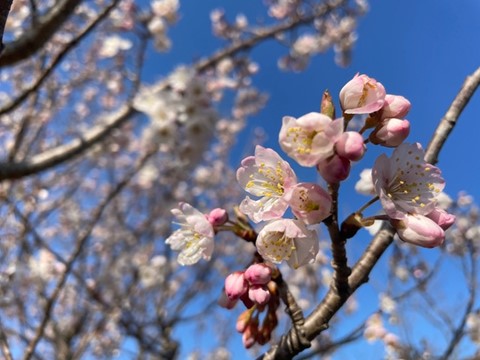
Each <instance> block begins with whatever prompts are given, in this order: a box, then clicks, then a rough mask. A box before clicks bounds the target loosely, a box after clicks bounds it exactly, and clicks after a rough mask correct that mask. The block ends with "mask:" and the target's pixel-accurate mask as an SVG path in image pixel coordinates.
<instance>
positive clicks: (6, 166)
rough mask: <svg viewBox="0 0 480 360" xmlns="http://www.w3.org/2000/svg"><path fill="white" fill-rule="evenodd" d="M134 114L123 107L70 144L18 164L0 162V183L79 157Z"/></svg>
mask: <svg viewBox="0 0 480 360" xmlns="http://www.w3.org/2000/svg"><path fill="white" fill-rule="evenodd" d="M134 114H136V110H134V109H133V108H132V107H131V106H130V105H125V106H124V107H123V108H121V109H120V110H119V111H117V112H116V113H115V114H112V115H110V116H109V117H107V119H106V120H105V121H103V122H101V123H100V124H99V125H97V126H95V127H93V128H92V129H90V130H89V131H88V132H87V133H85V134H84V135H83V136H82V137H80V138H78V139H74V140H72V141H71V142H70V143H67V144H65V145H60V146H57V147H54V148H52V149H50V150H46V151H44V152H43V153H41V154H38V155H35V156H33V157H32V158H31V159H29V160H26V161H23V162H20V163H9V162H0V181H1V180H5V179H19V178H22V177H25V176H28V175H32V174H36V173H38V172H41V171H44V170H47V169H50V168H52V167H54V166H57V165H59V164H62V163H63V162H65V161H67V160H70V159H72V158H74V157H75V156H78V155H80V154H82V153H83V152H84V151H86V150H88V149H89V148H90V147H91V146H93V145H95V144H96V143H98V142H100V141H101V140H103V139H104V138H105V137H107V136H108V135H109V134H110V132H111V131H112V130H113V129H115V128H118V127H119V126H121V125H122V124H123V123H124V122H125V121H126V120H128V119H129V118H130V117H131V116H133V115H134ZM102 117H103V116H102Z"/></svg>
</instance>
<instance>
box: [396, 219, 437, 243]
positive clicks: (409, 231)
mask: <svg viewBox="0 0 480 360" xmlns="http://www.w3.org/2000/svg"><path fill="white" fill-rule="evenodd" d="M391 222H392V225H393V227H394V228H395V229H396V230H397V234H398V236H399V237H400V239H402V240H403V241H405V242H408V243H410V244H413V245H418V246H422V247H426V248H433V247H435V246H439V245H441V244H442V243H443V240H445V232H444V231H443V229H442V228H441V227H440V226H439V225H438V224H437V223H436V222H435V221H433V220H432V219H429V218H428V217H426V216H423V215H410V214H407V215H406V217H405V218H404V219H403V220H393V219H392V220H391Z"/></svg>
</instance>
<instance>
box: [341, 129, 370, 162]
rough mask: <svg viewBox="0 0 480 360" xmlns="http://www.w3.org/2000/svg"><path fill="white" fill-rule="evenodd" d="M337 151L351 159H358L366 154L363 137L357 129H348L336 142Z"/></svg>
mask: <svg viewBox="0 0 480 360" xmlns="http://www.w3.org/2000/svg"><path fill="white" fill-rule="evenodd" d="M335 151H336V153H337V154H338V155H339V156H341V157H344V158H345V159H348V160H350V161H358V160H360V159H361V158H362V157H363V155H364V154H365V144H364V143H363V137H362V135H360V133H358V132H356V131H346V132H344V133H343V134H342V135H341V136H340V138H339V139H338V140H337V142H336V143H335Z"/></svg>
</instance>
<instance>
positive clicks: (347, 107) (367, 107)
mask: <svg viewBox="0 0 480 360" xmlns="http://www.w3.org/2000/svg"><path fill="white" fill-rule="evenodd" d="M385 95H386V93H385V88H384V87H383V85H382V84H381V83H379V82H378V81H376V80H375V79H373V78H370V77H368V76H367V75H364V74H362V75H359V74H357V75H355V77H354V78H353V79H352V80H350V81H349V82H348V83H347V84H345V86H344V87H343V88H342V90H340V103H341V105H342V109H343V111H344V112H345V113H346V114H371V113H373V112H375V111H378V110H380V109H381V108H382V106H383V104H384V103H385Z"/></svg>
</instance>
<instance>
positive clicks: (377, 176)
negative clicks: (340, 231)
mask: <svg viewBox="0 0 480 360" xmlns="http://www.w3.org/2000/svg"><path fill="white" fill-rule="evenodd" d="M423 157H424V152H423V149H422V147H421V146H420V144H418V143H416V144H407V143H404V144H401V145H400V146H399V147H397V148H396V149H395V151H394V152H393V154H392V157H391V158H388V157H387V156H386V155H385V154H383V155H381V156H379V157H378V158H377V160H376V161H375V165H374V166H373V169H372V179H373V184H374V186H375V191H376V193H377V195H378V196H379V197H380V201H381V203H382V206H383V208H384V210H385V212H386V214H387V215H388V216H389V217H390V218H392V219H399V220H401V219H403V218H405V216H406V215H407V213H411V214H419V215H427V214H429V213H430V212H432V211H433V209H434V208H435V206H436V196H437V195H438V194H439V193H440V192H441V191H442V189H443V188H444V187H445V181H444V180H443V178H442V176H441V171H440V169H438V168H437V167H435V166H433V165H430V164H428V163H427V162H425V160H423Z"/></svg>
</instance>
